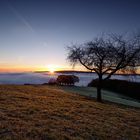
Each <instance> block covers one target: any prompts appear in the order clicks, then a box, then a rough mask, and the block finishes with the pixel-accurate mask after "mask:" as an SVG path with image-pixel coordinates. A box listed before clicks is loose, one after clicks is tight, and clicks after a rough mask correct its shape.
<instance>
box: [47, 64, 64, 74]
mask: <svg viewBox="0 0 140 140" xmlns="http://www.w3.org/2000/svg"><path fill="white" fill-rule="evenodd" d="M60 68H61V67H60V66H57V65H53V64H50V65H48V66H47V69H48V71H49V72H50V73H51V74H53V73H54V72H55V71H58V70H60Z"/></svg>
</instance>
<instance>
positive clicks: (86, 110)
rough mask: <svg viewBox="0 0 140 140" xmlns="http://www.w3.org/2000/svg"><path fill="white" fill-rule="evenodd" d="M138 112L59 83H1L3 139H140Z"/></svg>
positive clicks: (0, 136)
mask: <svg viewBox="0 0 140 140" xmlns="http://www.w3.org/2000/svg"><path fill="white" fill-rule="evenodd" d="M139 116H140V110H139V109H138V108H132V107H131V108H130V107H128V106H123V105H119V104H113V103H110V102H106V101H104V102H103V103H99V102H97V101H96V100H95V99H94V98H89V97H85V96H80V95H78V94H74V93H72V92H69V91H65V90H63V89H62V88H59V87H57V86H43V85H0V139H1V140H13V139H14V140H19V139H20V140H55V139H56V140H85V139H86V140H94V139H96V140H124V139H127V140H139V134H140V117H139Z"/></svg>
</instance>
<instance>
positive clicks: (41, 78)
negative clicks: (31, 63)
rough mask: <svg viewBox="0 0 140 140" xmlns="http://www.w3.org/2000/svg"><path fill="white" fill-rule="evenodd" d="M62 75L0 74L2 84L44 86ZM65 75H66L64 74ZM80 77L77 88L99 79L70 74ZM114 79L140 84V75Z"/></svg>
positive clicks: (87, 74)
mask: <svg viewBox="0 0 140 140" xmlns="http://www.w3.org/2000/svg"><path fill="white" fill-rule="evenodd" d="M61 74H62V73H55V74H49V73H47V72H44V73H35V72H32V73H0V84H25V83H29V84H43V83H47V82H48V81H49V80H50V79H51V78H57V76H58V75H61ZM63 74H64V73H63ZM69 74H74V75H76V76H78V77H79V79H80V82H79V83H76V86H87V84H88V83H89V82H90V81H91V80H93V79H96V78H97V75H96V74H95V73H69ZM111 78H112V79H121V80H127V81H133V82H140V75H135V76H134V75H127V76H125V75H124V76H123V75H113V76H112V77H111Z"/></svg>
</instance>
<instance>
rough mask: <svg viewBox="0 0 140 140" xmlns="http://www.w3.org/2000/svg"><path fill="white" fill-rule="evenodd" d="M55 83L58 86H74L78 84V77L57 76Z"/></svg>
mask: <svg viewBox="0 0 140 140" xmlns="http://www.w3.org/2000/svg"><path fill="white" fill-rule="evenodd" d="M56 81H57V83H58V84H59V85H74V84H75V83H76V82H79V77H77V76H75V75H59V76H58V78H57V80H56Z"/></svg>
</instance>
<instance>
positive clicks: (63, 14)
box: [0, 0, 140, 71]
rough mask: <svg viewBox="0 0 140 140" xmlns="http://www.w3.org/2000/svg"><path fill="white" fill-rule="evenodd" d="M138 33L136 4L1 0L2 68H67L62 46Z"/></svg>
mask: <svg viewBox="0 0 140 140" xmlns="http://www.w3.org/2000/svg"><path fill="white" fill-rule="evenodd" d="M137 29H140V0H0V70H1V71H16V70H21V71H25V70H26V71H27V70H45V69H47V66H48V65H57V66H58V67H61V68H66V69H69V68H71V67H69V65H68V62H67V61H66V57H67V56H66V54H67V51H66V46H67V45H70V44H71V43H83V42H85V41H89V40H92V39H93V38H94V37H95V36H98V35H100V34H101V33H102V32H105V33H124V32H128V31H135V30H137Z"/></svg>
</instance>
